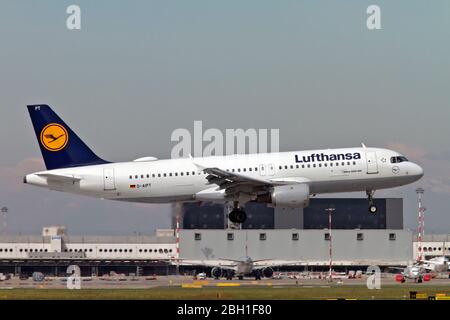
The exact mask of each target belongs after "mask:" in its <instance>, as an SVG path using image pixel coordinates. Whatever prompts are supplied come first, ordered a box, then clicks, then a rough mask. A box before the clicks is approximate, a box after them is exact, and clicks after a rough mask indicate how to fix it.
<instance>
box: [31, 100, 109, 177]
mask: <svg viewBox="0 0 450 320" xmlns="http://www.w3.org/2000/svg"><path fill="white" fill-rule="evenodd" d="M28 112H29V113H30V117H31V121H32V122H33V127H34V131H35V132H36V138H37V140H38V143H39V147H40V148H41V152H42V156H43V157H44V162H45V166H46V167H47V170H52V169H59V168H69V167H79V166H86V165H94V164H102V163H108V162H107V161H105V160H103V159H100V158H99V157H97V155H96V154H95V153H94V152H92V150H91V149H89V147H88V146H87V145H86V144H85V143H84V142H83V141H82V140H81V139H80V138H79V137H78V136H77V135H76V134H75V132H73V131H72V129H70V128H69V126H68V125H66V124H65V123H64V121H62V119H61V118H60V117H58V115H57V114H56V113H55V112H54V111H53V110H52V109H51V108H50V107H49V106H48V105H46V104H37V105H29V106H28Z"/></svg>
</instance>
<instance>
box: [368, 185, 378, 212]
mask: <svg viewBox="0 0 450 320" xmlns="http://www.w3.org/2000/svg"><path fill="white" fill-rule="evenodd" d="M374 193H375V190H367V191H366V194H367V200H369V212H370V213H372V214H375V213H377V211H378V207H377V206H376V205H375V204H374V203H373V195H374Z"/></svg>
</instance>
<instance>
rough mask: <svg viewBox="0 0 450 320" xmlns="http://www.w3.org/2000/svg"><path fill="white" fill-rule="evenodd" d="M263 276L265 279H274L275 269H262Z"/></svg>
mask: <svg viewBox="0 0 450 320" xmlns="http://www.w3.org/2000/svg"><path fill="white" fill-rule="evenodd" d="M262 274H263V276H264V278H272V276H273V269H272V268H271V267H265V268H264V269H262Z"/></svg>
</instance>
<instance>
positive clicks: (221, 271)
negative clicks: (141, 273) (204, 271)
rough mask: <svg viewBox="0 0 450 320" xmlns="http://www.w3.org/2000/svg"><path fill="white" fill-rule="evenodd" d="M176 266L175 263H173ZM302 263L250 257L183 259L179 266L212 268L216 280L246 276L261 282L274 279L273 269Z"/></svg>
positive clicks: (212, 274)
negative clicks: (265, 279)
mask: <svg viewBox="0 0 450 320" xmlns="http://www.w3.org/2000/svg"><path fill="white" fill-rule="evenodd" d="M173 263H174V264H175V262H173ZM300 263H301V262H300V261H282V260H273V259H261V260H252V258H250V257H249V256H246V257H244V258H242V259H238V260H233V259H219V260H185V259H182V260H180V261H178V262H177V264H178V265H184V266H202V267H212V269H211V276H212V277H213V278H215V279H219V278H221V277H225V278H227V280H231V279H233V277H237V278H238V279H239V280H243V279H244V277H246V276H253V277H255V279H256V280H261V277H265V278H272V276H273V267H275V266H286V265H291V266H293V265H299V264H300Z"/></svg>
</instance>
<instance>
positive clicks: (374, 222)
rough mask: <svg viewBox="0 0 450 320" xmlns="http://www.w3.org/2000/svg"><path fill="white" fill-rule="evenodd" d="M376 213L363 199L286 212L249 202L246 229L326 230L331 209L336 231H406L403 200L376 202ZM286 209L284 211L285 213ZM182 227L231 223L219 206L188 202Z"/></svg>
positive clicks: (336, 200)
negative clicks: (328, 210) (332, 209)
mask: <svg viewBox="0 0 450 320" xmlns="http://www.w3.org/2000/svg"><path fill="white" fill-rule="evenodd" d="M374 202H375V204H376V205H377V207H378V211H377V213H376V214H372V213H370V212H369V211H368V201H367V199H364V198H361V199H360V198H331V199H328V198H316V199H311V201H310V205H309V206H308V207H307V208H304V209H303V210H301V209H296V210H292V211H286V210H284V209H281V208H276V209H274V208H272V207H268V206H267V205H266V204H263V203H247V204H246V206H245V210H246V213H247V220H246V221H245V222H244V224H243V225H242V228H243V229H327V228H328V214H327V212H326V211H325V209H326V208H328V207H329V206H333V207H334V208H335V210H334V211H333V213H332V215H333V216H332V228H333V229H403V202H402V199H374ZM283 210H284V211H283ZM183 211H184V215H183V219H182V225H181V227H182V228H184V229H224V228H226V226H227V223H228V220H227V217H226V213H225V212H226V209H225V208H224V206H223V205H220V204H202V205H199V204H196V203H185V204H184V205H183Z"/></svg>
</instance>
